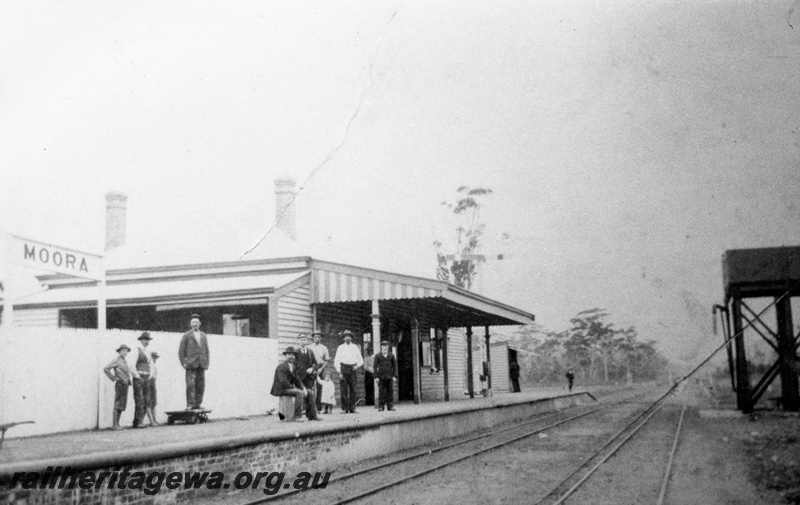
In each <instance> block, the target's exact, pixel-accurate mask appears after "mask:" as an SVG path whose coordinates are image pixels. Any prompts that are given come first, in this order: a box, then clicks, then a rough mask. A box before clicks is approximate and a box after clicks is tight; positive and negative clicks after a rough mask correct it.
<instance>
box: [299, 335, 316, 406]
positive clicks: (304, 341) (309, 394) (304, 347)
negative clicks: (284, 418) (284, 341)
mask: <svg viewBox="0 0 800 505" xmlns="http://www.w3.org/2000/svg"><path fill="white" fill-rule="evenodd" d="M298 338H299V339H300V350H299V351H297V378H298V379H300V382H302V383H303V386H305V388H306V399H305V406H306V417H307V418H308V420H309V421H319V420H320V419H319V417H317V399H316V397H317V395H316V392H317V357H316V355H315V354H314V353H313V352H312V351H311V349H309V348H308V335H306V334H305V333H301V334H300V335H299V336H298Z"/></svg>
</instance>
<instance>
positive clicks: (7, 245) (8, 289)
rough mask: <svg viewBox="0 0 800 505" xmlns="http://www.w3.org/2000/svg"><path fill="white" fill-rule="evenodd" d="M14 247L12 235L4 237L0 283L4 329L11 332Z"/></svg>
mask: <svg viewBox="0 0 800 505" xmlns="http://www.w3.org/2000/svg"><path fill="white" fill-rule="evenodd" d="M13 246H14V238H13V237H12V236H11V235H3V251H2V259H1V260H0V262H1V264H0V272H2V275H0V277H2V278H0V282H2V283H3V320H2V329H3V330H4V331H9V332H10V331H11V328H13V327H14V304H13V303H12V301H11V299H12V296H14V287H13V286H14V279H13V277H14V272H12V270H11V269H12V263H13V262H12V260H11V258H12V254H13V250H12V248H13ZM3 368H5V367H3Z"/></svg>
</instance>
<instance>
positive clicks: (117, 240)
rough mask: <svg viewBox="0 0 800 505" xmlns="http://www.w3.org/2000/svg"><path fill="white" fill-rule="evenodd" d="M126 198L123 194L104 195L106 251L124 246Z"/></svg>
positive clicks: (110, 193) (113, 192)
mask: <svg viewBox="0 0 800 505" xmlns="http://www.w3.org/2000/svg"><path fill="white" fill-rule="evenodd" d="M127 209H128V196H127V195H126V194H125V193H118V192H116V191H110V192H108V193H106V251H108V250H110V249H114V248H115V247H120V246H123V245H125V225H126V217H125V216H126V214H127Z"/></svg>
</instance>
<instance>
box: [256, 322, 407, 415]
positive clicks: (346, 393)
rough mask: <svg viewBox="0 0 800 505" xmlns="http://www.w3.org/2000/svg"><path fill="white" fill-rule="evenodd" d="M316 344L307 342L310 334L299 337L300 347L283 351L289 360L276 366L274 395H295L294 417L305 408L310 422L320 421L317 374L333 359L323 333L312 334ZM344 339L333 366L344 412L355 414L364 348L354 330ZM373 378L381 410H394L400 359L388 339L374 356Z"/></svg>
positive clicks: (319, 396) (345, 333) (344, 333)
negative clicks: (398, 361) (358, 373)
mask: <svg viewBox="0 0 800 505" xmlns="http://www.w3.org/2000/svg"><path fill="white" fill-rule="evenodd" d="M312 337H313V339H314V344H313V345H310V346H309V345H308V336H307V335H306V334H304V333H302V334H300V335H299V336H298V340H299V343H300V348H299V349H295V348H294V347H292V346H289V347H287V348H286V350H285V351H284V352H283V354H284V355H285V356H286V360H285V361H284V362H282V363H281V364H280V365H278V367H277V368H276V369H275V379H274V380H273V383H272V391H271V394H272V395H273V396H292V397H294V399H295V402H294V417H295V419H296V420H300V418H301V417H302V413H303V410H304V409H305V414H306V418H307V419H308V420H309V421H319V411H320V410H321V403H320V402H321V391H322V386H321V384H320V382H321V381H319V380H318V374H319V372H320V371H321V370H324V368H325V365H326V364H327V362H329V361H330V355H329V354H328V349H327V347H325V346H324V345H322V343H321V340H322V333H318V332H315V333H312ZM342 338H343V339H344V342H343V343H342V344H341V345H340V346H339V347H338V348H337V349H336V355H335V357H334V359H333V366H334V368H335V369H336V372H337V373H338V374H339V377H340V379H339V386H340V394H341V405H342V411H343V412H344V413H346V414H355V413H356V400H357V397H356V372H357V370H358V368H359V367H362V366H363V365H364V359H363V357H362V356H361V349H360V348H359V346H357V345H356V344H354V343H353V333H352V332H351V331H349V330H345V331H344V332H343V333H342ZM373 367H374V381H375V383H376V385H377V386H378V408H379V410H384V408H388V410H394V406H393V395H394V388H393V383H394V382H395V381H397V359H396V358H395V357H394V355H393V354H392V353H391V352H390V351H389V342H387V341H383V342H381V351H380V352H379V353H377V354H376V355H375V356H374V364H373Z"/></svg>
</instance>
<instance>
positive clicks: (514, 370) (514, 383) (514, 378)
mask: <svg viewBox="0 0 800 505" xmlns="http://www.w3.org/2000/svg"><path fill="white" fill-rule="evenodd" d="M508 376H509V378H510V379H511V391H512V392H513V393H519V392H520V391H522V390H521V389H520V388H519V363H517V360H514V361H512V362H511V363H509V364H508Z"/></svg>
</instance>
